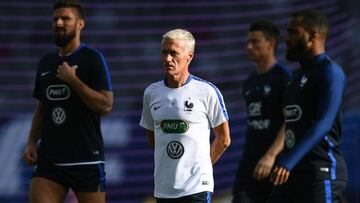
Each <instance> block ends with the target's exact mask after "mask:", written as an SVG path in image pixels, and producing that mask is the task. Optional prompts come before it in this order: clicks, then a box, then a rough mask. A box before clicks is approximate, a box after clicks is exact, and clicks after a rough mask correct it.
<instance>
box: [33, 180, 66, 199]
mask: <svg viewBox="0 0 360 203" xmlns="http://www.w3.org/2000/svg"><path fill="white" fill-rule="evenodd" d="M66 193H67V189H66V188H64V187H63V186H61V185H59V184H58V183H56V182H54V181H51V180H49V179H46V178H41V177H34V178H32V179H31V183H30V194H29V195H30V196H29V199H30V203H48V202H51V203H62V202H63V201H64V199H65V196H66Z"/></svg>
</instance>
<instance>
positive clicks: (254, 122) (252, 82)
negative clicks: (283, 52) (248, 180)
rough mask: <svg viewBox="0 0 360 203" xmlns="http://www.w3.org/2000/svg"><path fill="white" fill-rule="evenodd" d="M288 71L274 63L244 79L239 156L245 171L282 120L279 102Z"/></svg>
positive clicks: (263, 150) (280, 101) (279, 126)
mask: <svg viewBox="0 0 360 203" xmlns="http://www.w3.org/2000/svg"><path fill="white" fill-rule="evenodd" d="M289 77H290V72H289V71H288V70H287V68H285V67H284V66H282V65H280V64H278V63H276V64H275V65H274V66H273V67H272V68H271V69H270V70H269V71H268V72H266V73H263V74H258V73H256V72H254V73H252V74H250V75H249V76H248V78H247V79H246V80H245V82H244V86H243V96H244V99H245V104H246V110H247V133H246V143H245V150H244V155H243V157H242V159H243V160H244V161H245V162H246V163H247V164H248V167H249V168H248V170H250V171H249V173H251V174H252V172H253V168H254V167H255V165H256V163H257V162H258V161H259V159H260V158H261V157H262V156H263V155H264V154H265V153H266V151H267V150H268V149H269V148H270V146H271V145H272V143H273V142H274V140H275V138H276V136H277V134H278V132H279V130H280V128H281V126H282V124H283V122H284V119H283V114H282V110H281V109H282V101H283V94H284V91H285V88H286V85H287V83H288V81H289Z"/></svg>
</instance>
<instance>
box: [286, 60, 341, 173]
mask: <svg viewBox="0 0 360 203" xmlns="http://www.w3.org/2000/svg"><path fill="white" fill-rule="evenodd" d="M318 73H320V74H317V76H316V81H315V82H316V94H315V95H318V97H317V104H316V118H315V122H314V123H313V125H312V126H311V127H310V128H309V129H308V130H307V131H306V134H305V136H304V137H303V138H302V139H301V140H300V141H299V142H298V144H297V145H295V146H294V147H293V148H292V149H291V150H290V151H288V152H287V153H285V154H283V155H282V156H281V157H280V159H279V165H280V166H283V167H285V168H286V169H287V170H289V171H290V170H292V169H293V168H294V166H295V165H296V164H297V163H298V162H299V161H300V160H301V158H302V157H304V156H305V155H306V154H307V153H308V152H309V151H310V150H311V149H313V148H314V147H315V145H317V144H318V143H319V142H320V141H321V140H322V139H323V138H325V136H326V135H327V134H328V133H329V132H330V130H331V127H332V125H333V123H334V121H335V119H336V116H337V114H338V112H339V110H340V108H341V103H342V97H343V94H344V90H345V81H346V78H345V74H344V72H343V71H342V69H341V68H340V67H338V66H335V65H333V64H332V65H328V66H326V67H324V69H323V71H320V72H318Z"/></svg>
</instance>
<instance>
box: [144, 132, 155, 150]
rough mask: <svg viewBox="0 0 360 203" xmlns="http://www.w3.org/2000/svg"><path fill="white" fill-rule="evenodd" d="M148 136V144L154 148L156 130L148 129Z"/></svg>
mask: <svg viewBox="0 0 360 203" xmlns="http://www.w3.org/2000/svg"><path fill="white" fill-rule="evenodd" d="M146 137H147V139H148V144H149V146H150V147H151V148H152V149H155V138H154V131H151V130H146Z"/></svg>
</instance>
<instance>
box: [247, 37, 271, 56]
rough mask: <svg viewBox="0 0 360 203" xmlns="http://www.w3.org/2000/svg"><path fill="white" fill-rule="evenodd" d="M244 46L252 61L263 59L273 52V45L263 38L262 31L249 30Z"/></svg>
mask: <svg viewBox="0 0 360 203" xmlns="http://www.w3.org/2000/svg"><path fill="white" fill-rule="evenodd" d="M246 48H247V50H248V55H249V58H250V59H251V60H253V61H261V60H264V58H266V57H267V56H269V55H270V54H271V53H273V52H274V45H273V44H272V43H271V42H270V41H268V40H267V39H266V38H265V35H264V33H263V32H262V31H250V32H249V34H248V41H247V45H246Z"/></svg>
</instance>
